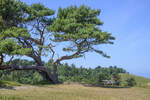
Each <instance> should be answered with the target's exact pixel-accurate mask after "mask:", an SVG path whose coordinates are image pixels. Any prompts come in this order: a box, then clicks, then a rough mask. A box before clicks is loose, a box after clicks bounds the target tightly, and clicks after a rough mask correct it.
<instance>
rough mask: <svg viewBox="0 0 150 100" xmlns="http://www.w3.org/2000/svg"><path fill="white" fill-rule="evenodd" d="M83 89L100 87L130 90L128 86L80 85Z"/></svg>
mask: <svg viewBox="0 0 150 100" xmlns="http://www.w3.org/2000/svg"><path fill="white" fill-rule="evenodd" d="M81 84H82V85H83V86H85V87H102V88H116V89H117V88H119V89H120V88H131V87H129V86H111V85H95V84H85V83H81Z"/></svg>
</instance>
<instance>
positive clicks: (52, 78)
mask: <svg viewBox="0 0 150 100" xmlns="http://www.w3.org/2000/svg"><path fill="white" fill-rule="evenodd" d="M6 69H10V70H11V71H14V70H36V71H38V72H40V73H41V75H43V77H45V78H46V79H47V80H49V81H51V82H52V83H54V84H57V83H58V80H57V79H56V76H54V75H52V74H51V72H50V71H49V70H48V69H47V68H46V67H45V66H0V70H6Z"/></svg>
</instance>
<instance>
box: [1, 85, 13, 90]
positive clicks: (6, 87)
mask: <svg viewBox="0 0 150 100" xmlns="http://www.w3.org/2000/svg"><path fill="white" fill-rule="evenodd" d="M0 89H8V90H16V89H15V88H14V87H13V86H6V85H0Z"/></svg>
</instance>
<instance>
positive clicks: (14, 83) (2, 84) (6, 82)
mask: <svg viewBox="0 0 150 100" xmlns="http://www.w3.org/2000/svg"><path fill="white" fill-rule="evenodd" d="M3 86H20V83H18V82H11V81H3V80H0V87H3Z"/></svg>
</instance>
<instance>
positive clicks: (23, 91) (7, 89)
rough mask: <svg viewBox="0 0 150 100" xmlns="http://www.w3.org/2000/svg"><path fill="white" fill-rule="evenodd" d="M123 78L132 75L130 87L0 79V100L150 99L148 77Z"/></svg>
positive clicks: (123, 75) (149, 81)
mask: <svg viewBox="0 0 150 100" xmlns="http://www.w3.org/2000/svg"><path fill="white" fill-rule="evenodd" d="M121 77H122V79H123V80H125V79H127V78H128V77H134V78H135V80H136V82H137V85H136V86H135V87H132V88H103V87H96V86H89V85H84V84H78V83H64V84H60V85H23V84H19V83H17V82H9V81H0V84H1V88H0V100H150V85H148V83H150V79H146V78H143V77H139V76H135V75H128V74H121Z"/></svg>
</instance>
